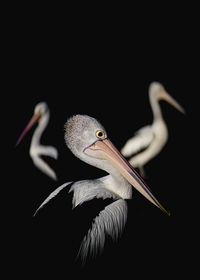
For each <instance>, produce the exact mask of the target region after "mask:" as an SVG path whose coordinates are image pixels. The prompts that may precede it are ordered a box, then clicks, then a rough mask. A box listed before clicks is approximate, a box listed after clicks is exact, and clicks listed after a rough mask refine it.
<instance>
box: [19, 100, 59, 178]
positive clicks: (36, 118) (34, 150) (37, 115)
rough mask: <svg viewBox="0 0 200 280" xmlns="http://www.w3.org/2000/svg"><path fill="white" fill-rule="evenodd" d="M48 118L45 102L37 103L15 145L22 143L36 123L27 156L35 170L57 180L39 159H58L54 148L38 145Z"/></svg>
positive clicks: (48, 167) (50, 169)
mask: <svg viewBox="0 0 200 280" xmlns="http://www.w3.org/2000/svg"><path fill="white" fill-rule="evenodd" d="M49 117H50V112H49V108H48V106H47V104H46V103H45V102H40V103H38V104H37V105H36V107H35V110H34V115H33V117H32V118H31V120H30V121H29V123H28V124H27V126H26V127H25V129H24V130H23V132H22V134H21V135H20V137H19V139H18V141H17V143H16V145H19V143H20V142H21V141H22V139H23V138H24V136H25V135H26V134H27V132H28V131H29V130H30V129H31V128H32V127H33V125H34V124H35V123H37V122H38V126H37V127H36V129H35V132H34V134H33V137H32V140H31V145H30V149H29V154H30V156H31V158H32V160H33V163H34V164H35V166H36V167H37V168H39V169H40V170H41V171H42V172H43V173H44V174H46V175H47V176H49V177H50V178H51V179H53V180H57V177H56V173H55V172H54V170H53V169H52V168H51V167H50V166H49V165H48V164H47V163H46V162H45V161H44V160H43V159H42V158H41V157H40V156H49V157H52V158H54V159H57V158H58V151H57V149H56V148H54V147H52V146H43V145H41V144H40V138H41V136H42V133H43V131H44V130H45V128H46V126H47V124H48V122H49Z"/></svg>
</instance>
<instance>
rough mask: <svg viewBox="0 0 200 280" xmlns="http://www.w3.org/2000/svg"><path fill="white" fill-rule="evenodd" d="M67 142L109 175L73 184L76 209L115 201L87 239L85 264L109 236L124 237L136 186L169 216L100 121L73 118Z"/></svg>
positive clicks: (83, 245)
mask: <svg viewBox="0 0 200 280" xmlns="http://www.w3.org/2000/svg"><path fill="white" fill-rule="evenodd" d="M65 140H66V144H67V146H68V148H69V149H70V150H71V151H72V152H73V153H74V154H75V155H76V156H77V157H78V158H80V159H81V160H83V161H85V162H87V163H89V164H91V165H94V166H96V167H98V168H101V169H103V170H105V171H106V172H107V173H109V175H107V176H104V177H101V178H98V179H96V180H84V181H78V182H75V183H73V184H71V187H70V189H69V192H73V200H72V205H73V208H74V207H77V206H78V205H81V204H82V203H85V202H86V201H89V200H91V199H94V198H102V199H105V198H112V199H113V200H115V201H114V202H113V203H111V204H110V205H108V206H106V207H105V208H104V209H103V210H102V211H100V213H99V215H98V216H97V217H96V218H95V219H94V221H93V223H92V226H91V228H90V229H89V230H88V233H87V234H86V235H85V237H84V239H83V241H82V243H81V246H80V250H79V253H78V255H79V256H80V257H81V259H82V261H83V262H85V260H86V257H87V256H88V255H92V256H95V255H96V254H97V253H99V252H101V251H102V249H103V247H104V243H105V238H106V235H109V236H110V237H111V238H112V239H113V240H117V238H118V237H119V235H120V234H121V233H122V231H123V228H124V226H125V223H126V219H127V203H126V201H125V199H131V197H132V186H133V187H135V188H136V189H137V190H138V191H139V192H140V193H141V194H142V195H144V196H145V197H146V198H147V199H148V200H149V201H150V202H151V203H153V204H154V205H155V206H157V207H158V208H160V209H161V210H162V211H164V212H166V213H167V214H169V213H168V212H167V211H166V210H165V209H164V207H163V206H162V205H161V204H160V203H159V202H158V200H157V199H156V198H155V197H154V196H153V194H152V193H151V191H150V189H149V188H148V187H147V186H146V184H145V183H144V181H143V180H142V179H141V177H140V176H139V175H138V174H137V173H136V172H135V171H134V169H133V168H132V167H131V166H130V165H129V164H128V162H127V161H126V160H125V159H124V158H123V156H122V155H121V154H120V153H119V152H118V151H117V149H116V148H115V147H114V146H113V144H112V143H111V142H110V140H109V139H108V137H107V133H106V131H105V129H104V128H103V127H102V126H101V124H100V123H99V122H97V120H96V119H94V118H91V117H89V116H85V115H76V116H73V117H72V118H70V119H69V120H68V121H67V123H66V125H65ZM69 184H70V183H65V184H63V185H62V186H60V187H59V188H57V189H56V190H55V191H53V192H52V193H51V194H50V195H49V196H48V197H47V198H46V199H45V201H44V202H43V203H42V204H41V205H40V207H39V208H38V209H37V211H36V212H35V214H36V213H37V212H38V210H39V209H41V208H42V207H43V206H44V205H45V204H46V203H48V202H49V201H50V200H51V199H52V198H53V197H55V196H56V195H57V194H58V193H59V192H60V191H61V190H62V189H63V188H65V187H67V186H69ZM131 185H132V186H131Z"/></svg>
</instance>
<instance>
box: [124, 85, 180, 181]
mask: <svg viewBox="0 0 200 280" xmlns="http://www.w3.org/2000/svg"><path fill="white" fill-rule="evenodd" d="M160 100H165V101H167V102H168V103H169V104H171V105H172V106H173V107H175V108H176V109H177V110H178V111H180V112H181V113H185V111H184V109H183V107H182V106H181V105H179V104H178V102H177V101H176V100H175V99H174V98H172V97H171V96H170V95H169V94H168V93H167V92H166V90H165V88H164V87H163V86H162V85H161V84H160V83H158V82H153V83H151V84H150V86H149V101H150V104H151V108H152V112H153V123H152V125H148V126H145V127H143V128H141V129H140V130H138V131H137V132H136V133H135V136H133V137H132V138H130V139H129V140H128V141H127V142H126V143H125V145H124V147H123V148H122V149H121V153H122V154H123V155H124V156H125V157H130V156H132V155H134V154H136V153H138V152H139V153H138V154H137V155H134V156H133V157H132V158H131V159H130V160H129V162H130V164H131V165H132V166H133V167H135V168H139V170H140V173H141V175H143V176H144V169H143V166H144V165H145V164H146V163H147V162H148V161H150V160H151V159H152V158H154V157H155V156H156V155H157V154H159V152H160V151H161V150H162V149H163V147H164V146H165V144H166V142H167V139H168V130H167V125H166V123H165V121H164V119H163V116H162V112H161V108H160V105H159V101H160Z"/></svg>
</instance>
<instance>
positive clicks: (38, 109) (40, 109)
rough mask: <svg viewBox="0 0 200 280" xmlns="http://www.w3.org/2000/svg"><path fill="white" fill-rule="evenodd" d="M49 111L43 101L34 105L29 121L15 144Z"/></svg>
mask: <svg viewBox="0 0 200 280" xmlns="http://www.w3.org/2000/svg"><path fill="white" fill-rule="evenodd" d="M48 113H49V108H48V106H47V104H46V103H45V102H40V103H38V104H37V105H36V106H35V109H34V114H33V116H32V118H31V119H30V121H29V123H28V124H27V126H26V127H25V129H24V130H23V132H22V133H21V135H20V137H19V138H18V140H17V143H16V146H17V145H19V143H20V142H21V141H22V139H23V138H24V136H25V135H26V134H27V132H28V131H29V130H30V129H31V128H32V127H33V126H34V124H36V123H37V122H40V121H41V120H42V118H43V117H44V116H45V115H47V114H48Z"/></svg>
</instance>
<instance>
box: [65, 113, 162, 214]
mask: <svg viewBox="0 0 200 280" xmlns="http://www.w3.org/2000/svg"><path fill="white" fill-rule="evenodd" d="M65 141H66V144H67V146H68V148H69V149H70V150H71V151H72V153H73V154H74V155H75V156H77V157H78V158H80V159H81V160H83V161H85V162H87V163H89V164H91V165H93V166H96V167H98V168H100V169H103V170H105V171H107V172H108V173H110V174H111V175H113V174H114V176H115V175H116V174H119V176H123V177H124V178H125V179H126V180H127V181H128V182H129V183H130V184H131V185H132V186H133V187H135V188H136V189H137V190H138V191H139V192H140V193H141V194H142V195H144V196H145V197H146V198H147V199H148V200H149V201H151V202H152V203H153V204H155V205H156V206H157V207H159V208H160V209H161V210H162V211H164V212H167V211H166V210H165V209H164V207H163V206H162V205H161V204H160V203H159V202H158V200H157V199H156V198H155V197H154V196H153V194H152V193H151V191H150V190H149V188H148V187H147V186H146V185H145V183H144V182H143V180H142V178H141V177H140V176H139V174H137V173H136V171H135V170H134V169H133V167H132V166H131V165H130V164H129V163H128V162H127V161H126V159H125V158H124V157H123V156H122V155H121V153H120V152H119V151H118V150H117V149H116V148H115V146H114V145H113V144H112V142H111V141H110V140H109V139H108V136H107V133H106V131H105V129H104V127H103V126H102V125H101V124H100V123H99V122H98V121H97V120H96V119H94V118H92V117H89V116H87V115H75V116H73V117H71V118H70V119H68V121H67V122H66V124H65Z"/></svg>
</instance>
